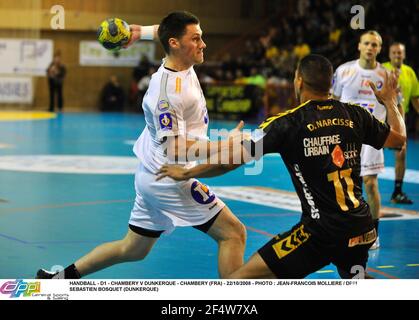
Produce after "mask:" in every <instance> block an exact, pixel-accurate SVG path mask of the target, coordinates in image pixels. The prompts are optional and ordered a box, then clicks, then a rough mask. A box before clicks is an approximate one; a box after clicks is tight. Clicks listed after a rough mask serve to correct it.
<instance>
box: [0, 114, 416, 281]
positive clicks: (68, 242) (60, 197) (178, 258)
mask: <svg viewBox="0 0 419 320" xmlns="http://www.w3.org/2000/svg"><path fill="white" fill-rule="evenodd" d="M41 118H42V117H41ZM234 126H235V123H233V122H227V121H212V122H211V128H230V129H231V128H233V127H234ZM143 127H144V118H143V116H142V115H138V114H99V113H98V114H93V113H91V114H72V113H64V114H59V115H57V116H56V117H55V118H54V117H53V118H50V119H36V120H35V119H33V120H30V119H29V120H28V119H21V120H18V121H15V120H8V121H2V120H1V117H0V253H1V254H0V278H3V279H5V278H8V279H13V278H15V279H19V278H33V277H34V275H35V273H36V270H37V269H38V268H39V267H45V268H48V269H50V268H53V266H57V265H62V266H67V265H68V264H70V263H72V262H74V261H75V260H77V259H78V258H79V257H80V256H82V255H84V254H86V253H87V252H89V251H90V250H91V249H93V248H94V247H95V246H97V245H99V244H101V243H103V242H107V241H112V240H117V239H119V238H121V237H123V236H124V235H125V233H126V231H127V222H128V218H129V216H130V210H131V206H132V203H133V199H134V197H135V191H134V176H133V172H134V169H135V165H136V163H137V162H136V159H135V158H134V155H133V153H132V151H131V150H132V145H133V142H134V141H135V140H136V138H137V137H138V135H139V134H140V133H141V131H142V129H143ZM247 128H255V125H248V126H247ZM385 156H386V171H385V172H384V174H383V175H382V176H380V180H379V183H380V191H381V196H382V204H383V206H384V209H383V210H384V212H385V214H386V217H385V218H384V219H382V220H381V221H382V222H381V224H380V240H381V248H380V249H379V250H375V251H370V260H369V271H370V272H371V274H372V275H373V276H375V277H377V278H408V279H419V232H418V230H419V191H418V183H419V161H418V160H417V159H419V142H418V141H412V140H410V141H409V142H408V156H407V157H408V159H407V164H408V169H409V170H408V171H407V173H406V181H405V183H404V191H405V192H406V193H407V194H408V195H409V197H411V198H412V200H413V201H414V204H413V205H410V206H408V205H404V206H401V205H393V204H391V203H390V195H391V192H392V191H393V185H394V169H393V167H394V155H393V152H392V151H391V150H385ZM250 167H251V166H248V169H249V168H250ZM245 169H246V168H240V169H238V170H236V171H234V172H231V173H229V174H227V175H225V176H221V177H217V178H212V179H203V182H205V183H207V184H209V185H210V186H211V187H212V189H213V190H214V191H215V192H216V193H217V195H218V196H219V197H221V198H222V199H223V200H224V201H225V202H226V203H227V205H228V206H229V207H230V209H231V210H232V211H233V212H234V213H235V214H236V215H237V216H238V217H239V218H240V219H241V220H242V221H243V223H244V224H245V225H246V227H247V231H248V240H247V248H246V259H247V258H249V257H250V255H251V254H252V253H254V252H255V251H256V250H257V249H258V248H259V247H261V246H262V245H263V244H264V243H265V242H266V241H268V240H269V239H270V237H271V236H272V235H275V234H277V233H279V232H283V231H285V230H287V229H288V228H290V227H291V226H292V225H293V224H295V223H296V222H297V221H298V219H299V215H300V205H299V202H298V200H297V199H296V195H295V194H294V190H293V187H292V184H291V180H290V178H289V177H288V173H287V172H286V169H285V167H284V165H283V163H282V160H281V158H280V157H279V156H267V157H265V158H264V161H263V171H262V173H261V174H260V175H253V176H249V175H246V176H245V175H244V174H243V173H244V170H245ZM217 277H218V274H217V247H216V244H215V242H214V241H213V240H212V239H210V238H209V237H207V236H206V235H204V234H202V233H201V232H199V231H197V230H195V229H193V228H178V229H176V230H175V231H174V232H173V233H172V234H171V235H168V236H163V237H162V238H161V239H160V240H159V241H158V242H157V244H156V246H155V247H154V249H153V251H152V252H151V253H150V254H149V256H148V257H147V258H146V260H145V261H142V262H135V263H126V264H121V265H117V266H113V267H111V268H108V269H106V270H103V271H100V272H97V273H95V274H93V275H90V276H89V277H88V278H143V279H144V278H154V279H156V278H172V279H173V278H217ZM309 278H338V275H337V273H336V269H335V268H334V267H333V266H328V267H326V268H324V269H323V270H320V271H319V272H317V273H315V274H312V275H310V277H309Z"/></svg>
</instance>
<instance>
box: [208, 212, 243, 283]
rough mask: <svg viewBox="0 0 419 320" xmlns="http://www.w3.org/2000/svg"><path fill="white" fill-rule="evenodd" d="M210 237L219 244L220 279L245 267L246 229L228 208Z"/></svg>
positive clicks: (215, 224) (215, 223)
mask: <svg viewBox="0 0 419 320" xmlns="http://www.w3.org/2000/svg"><path fill="white" fill-rule="evenodd" d="M208 235H209V236H211V237H212V238H213V239H214V240H215V241H217V243H218V272H219V274H220V278H226V277H228V275H229V274H231V273H232V272H233V271H235V270H237V269H238V268H239V267H241V266H242V265H243V262H244V248H245V246H246V228H245V226H244V225H243V224H242V223H241V222H240V221H239V219H237V217H236V216H235V215H234V214H233V213H232V212H231V211H230V209H229V208H228V207H227V206H226V207H224V208H223V209H222V210H221V212H220V214H219V215H218V217H217V219H216V220H215V222H214V224H213V225H212V226H211V228H210V229H209V230H208Z"/></svg>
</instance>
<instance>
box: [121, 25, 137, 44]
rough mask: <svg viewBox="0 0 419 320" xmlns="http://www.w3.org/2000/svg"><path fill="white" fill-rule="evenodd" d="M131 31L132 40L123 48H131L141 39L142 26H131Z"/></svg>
mask: <svg viewBox="0 0 419 320" xmlns="http://www.w3.org/2000/svg"><path fill="white" fill-rule="evenodd" d="M129 29H130V31H131V38H130V39H129V41H128V42H127V43H126V44H125V45H124V46H123V47H124V48H128V47H130V46H131V45H132V44H134V43H135V42H136V41H138V40H140V39H141V26H140V25H138V24H130V25H129Z"/></svg>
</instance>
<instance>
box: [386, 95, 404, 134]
mask: <svg viewBox="0 0 419 320" xmlns="http://www.w3.org/2000/svg"><path fill="white" fill-rule="evenodd" d="M384 104H385V106H386V108H387V123H388V124H389V125H390V127H391V128H392V129H393V130H394V131H395V132H396V133H397V134H399V135H400V136H401V137H402V138H403V139H404V140H406V126H405V124H404V120H403V117H402V115H401V114H400V112H399V107H398V105H397V102H396V101H394V100H388V101H384Z"/></svg>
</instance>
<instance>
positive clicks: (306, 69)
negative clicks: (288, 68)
mask: <svg viewBox="0 0 419 320" xmlns="http://www.w3.org/2000/svg"><path fill="white" fill-rule="evenodd" d="M297 72H298V74H299V75H300V76H301V77H302V78H303V83H304V85H306V86H308V87H309V89H310V90H313V91H315V92H319V93H327V92H329V90H330V87H331V86H332V77H333V66H332V64H331V63H330V61H329V60H328V59H327V58H325V57H323V56H321V55H318V54H309V55H308V56H305V57H304V58H303V59H301V61H300V62H299V64H298V67H297Z"/></svg>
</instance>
